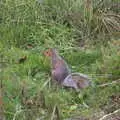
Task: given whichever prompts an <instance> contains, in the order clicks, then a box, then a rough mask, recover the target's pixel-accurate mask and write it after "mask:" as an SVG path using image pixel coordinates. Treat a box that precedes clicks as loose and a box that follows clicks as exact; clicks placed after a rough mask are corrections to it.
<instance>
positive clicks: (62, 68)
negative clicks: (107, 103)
mask: <svg viewBox="0 0 120 120" xmlns="http://www.w3.org/2000/svg"><path fill="white" fill-rule="evenodd" d="M44 55H45V56H46V57H50V60H51V74H52V78H53V79H54V80H56V81H57V82H58V83H59V84H62V82H63V81H64V79H65V78H66V77H67V76H68V75H69V74H70V73H71V72H70V69H69V67H68V65H67V63H66V62H65V60H64V59H63V58H62V57H61V56H60V55H59V53H58V52H57V50H56V49H54V48H50V49H48V50H46V51H45V52H44Z"/></svg>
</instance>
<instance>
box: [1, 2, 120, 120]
mask: <svg viewBox="0 0 120 120" xmlns="http://www.w3.org/2000/svg"><path fill="white" fill-rule="evenodd" d="M117 2H119V1H117V0H116V2H115V1H114V2H113V1H110V0H109V1H108V2H105V1H103V2H102V3H100V5H97V4H98V3H97V1H96V0H95V1H92V3H89V4H88V3H86V2H85V1H80V0H76V2H75V1H73V0H70V1H69V0H66V1H63V0H58V1H55V0H52V1H48V0H44V1H43V2H42V3H39V1H34V0H30V1H27V0H22V1H18V0H14V1H11V0H7V1H4V0H2V1H0V3H1V4H0V80H1V90H2V97H3V98H2V99H3V108H4V110H3V111H4V115H5V117H6V119H7V120H21V119H22V120H29V119H31V120H36V119H43V120H48V119H50V120H53V119H54V120H56V119H60V120H61V119H67V118H71V117H76V116H81V117H85V118H89V119H91V120H93V118H94V119H98V118H100V117H101V116H102V115H103V114H107V113H110V112H112V111H114V110H116V109H119V106H120V103H119V100H118V101H114V99H113V97H112V96H115V97H117V98H119V91H120V85H119V84H112V85H109V86H105V87H103V88H101V87H99V85H101V84H104V83H109V82H112V81H114V80H118V79H119V78H120V76H119V75H120V71H119V68H120V57H119V56H120V52H119V46H120V44H119V43H120V38H119V24H120V23H119V20H118V19H119V9H117V8H114V9H113V8H112V5H113V4H112V3H117ZM87 4H88V6H86V5H87ZM108 4H110V5H108ZM108 6H109V7H110V9H107V8H108ZM88 9H89V10H88ZM106 9H107V10H106ZM105 10H106V11H105ZM100 11H102V12H100ZM99 13H100V14H99ZM109 14H112V16H111V15H109ZM111 33H112V34H111ZM113 33H114V35H113ZM49 47H55V48H57V49H58V51H59V52H60V55H61V56H63V57H64V59H65V60H66V61H67V63H68V65H69V66H70V68H71V70H72V72H81V73H84V74H87V75H89V76H90V77H91V78H92V82H93V86H91V87H89V88H87V89H84V90H81V91H80V92H75V91H74V90H72V89H66V88H63V87H60V86H56V85H54V84H52V83H51V76H50V61H49V60H48V59H46V58H45V57H44V56H43V51H44V50H45V49H47V48H49ZM24 56H26V57H27V59H26V60H25V61H24V62H23V63H19V60H20V59H21V58H23V57H24ZM0 92H1V91H0ZM101 113H102V115H101Z"/></svg>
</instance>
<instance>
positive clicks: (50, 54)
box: [44, 48, 53, 57]
mask: <svg viewBox="0 0 120 120" xmlns="http://www.w3.org/2000/svg"><path fill="white" fill-rule="evenodd" d="M44 55H45V56H46V57H52V56H53V49H52V48H49V49H48V50H46V51H44Z"/></svg>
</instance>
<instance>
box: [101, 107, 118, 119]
mask: <svg viewBox="0 0 120 120" xmlns="http://www.w3.org/2000/svg"><path fill="white" fill-rule="evenodd" d="M119 111H120V109H118V110H115V111H114V112H112V113H109V114H107V115H104V116H103V117H102V118H100V119H99V120H104V118H106V117H109V116H111V115H114V114H115V113H117V112H119Z"/></svg>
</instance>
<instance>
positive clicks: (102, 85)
mask: <svg viewBox="0 0 120 120" xmlns="http://www.w3.org/2000/svg"><path fill="white" fill-rule="evenodd" d="M117 83H120V79H118V80H115V81H112V82H110V83H105V84H101V85H98V87H105V86H109V85H113V84H117Z"/></svg>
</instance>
